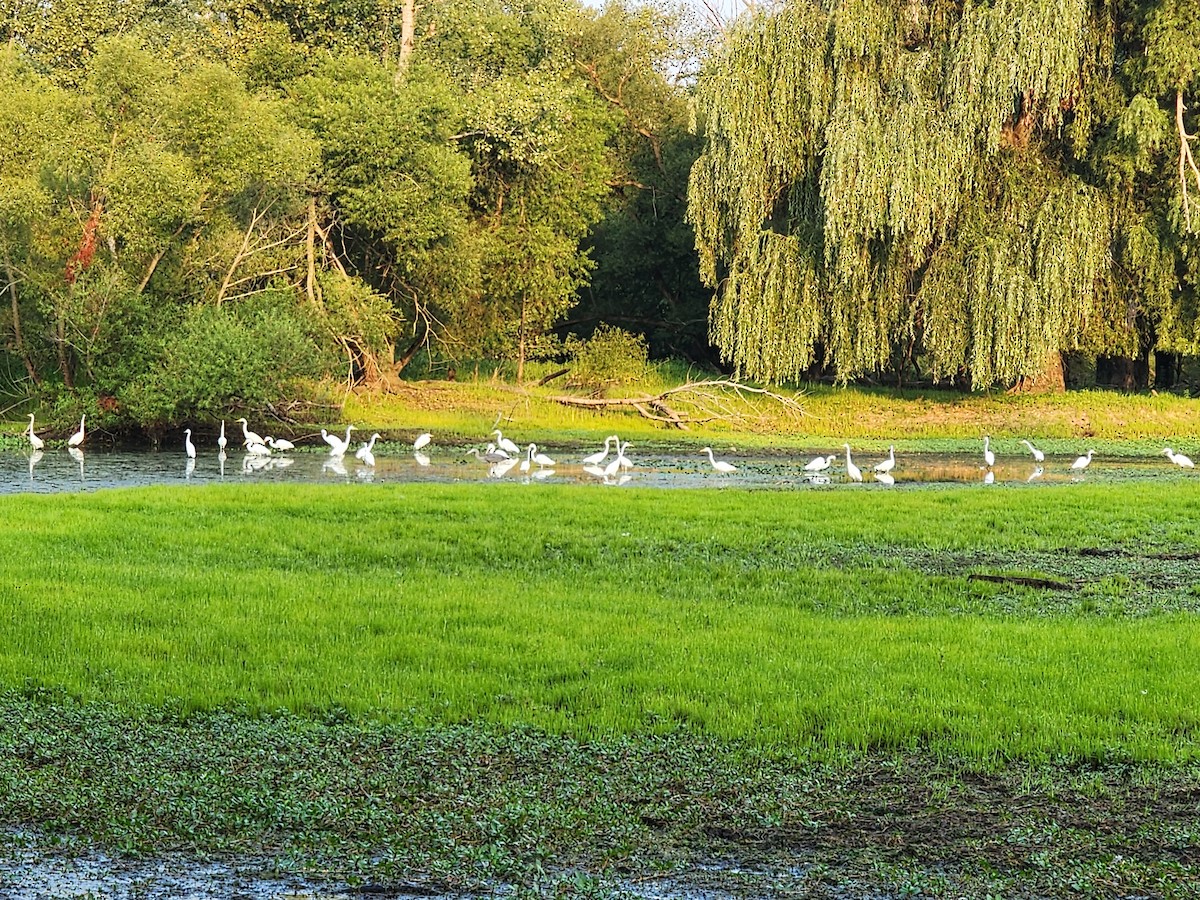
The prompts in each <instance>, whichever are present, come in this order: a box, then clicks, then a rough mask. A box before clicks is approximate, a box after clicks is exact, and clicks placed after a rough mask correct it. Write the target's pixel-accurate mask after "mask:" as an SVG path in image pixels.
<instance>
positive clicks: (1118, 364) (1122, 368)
mask: <svg viewBox="0 0 1200 900" xmlns="http://www.w3.org/2000/svg"><path fill="white" fill-rule="evenodd" d="M1096 384H1097V385H1103V386H1105V387H1112V388H1116V389H1117V390H1121V391H1132V390H1135V389H1136V387H1137V378H1136V375H1135V372H1134V361H1133V359H1132V358H1131V357H1128V356H1098V357H1096Z"/></svg>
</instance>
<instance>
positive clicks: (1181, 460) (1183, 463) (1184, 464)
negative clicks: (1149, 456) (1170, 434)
mask: <svg viewBox="0 0 1200 900" xmlns="http://www.w3.org/2000/svg"><path fill="white" fill-rule="evenodd" d="M1163 455H1164V456H1165V457H1166V458H1167V459H1169V460H1170V461H1171V462H1173V463H1175V465H1177V466H1179V467H1180V468H1182V469H1194V468H1196V464H1195V463H1194V462H1192V461H1191V460H1190V459H1188V457H1186V456H1184V455H1183V454H1182V453H1176V452H1175V451H1174V450H1172V449H1171V448H1170V447H1168V448H1167V449H1165V450H1164V451H1163Z"/></svg>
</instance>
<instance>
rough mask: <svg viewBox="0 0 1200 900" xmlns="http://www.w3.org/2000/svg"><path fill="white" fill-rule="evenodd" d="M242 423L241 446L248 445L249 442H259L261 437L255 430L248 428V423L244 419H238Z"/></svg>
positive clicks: (261, 440) (261, 441)
mask: <svg viewBox="0 0 1200 900" xmlns="http://www.w3.org/2000/svg"><path fill="white" fill-rule="evenodd" d="M238 421H239V422H241V423H242V446H244V447H249V446H250V445H251V444H261V443H263V439H262V437H261V436H259V435H258V434H257V433H256V432H253V431H251V430H250V424H249V423H248V422H247V421H246V420H245V419H238Z"/></svg>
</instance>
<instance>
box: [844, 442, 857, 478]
mask: <svg viewBox="0 0 1200 900" xmlns="http://www.w3.org/2000/svg"><path fill="white" fill-rule="evenodd" d="M842 446H843V447H845V448H846V477H847V478H849V479H850V480H851V481H862V470H861V469H860V468H859V467H858V466H856V465H855V464H854V460H852V459H851V458H850V445H849V444H842Z"/></svg>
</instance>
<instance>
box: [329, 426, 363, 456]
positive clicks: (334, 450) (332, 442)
mask: <svg viewBox="0 0 1200 900" xmlns="http://www.w3.org/2000/svg"><path fill="white" fill-rule="evenodd" d="M354 429H355V426H353V425H347V426H346V439H345V440H342V439H341V438H339V437H338V436H337V435H336V434H328V433H327V432H326V431H325V429H324V428H322V429H321V437H323V438H325V443H327V444H328V445H329V455H330V456H345V454H346V451H347V450H349V449H350V432H352V431H354Z"/></svg>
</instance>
